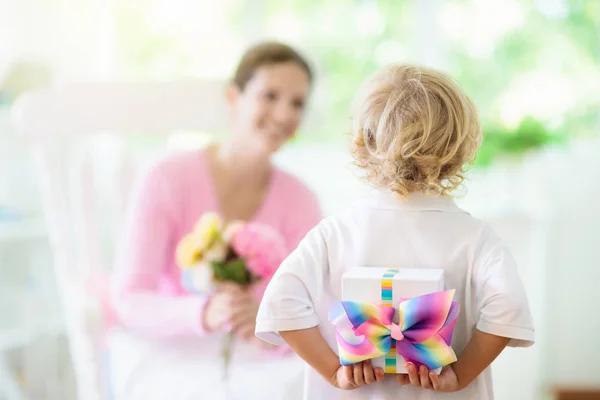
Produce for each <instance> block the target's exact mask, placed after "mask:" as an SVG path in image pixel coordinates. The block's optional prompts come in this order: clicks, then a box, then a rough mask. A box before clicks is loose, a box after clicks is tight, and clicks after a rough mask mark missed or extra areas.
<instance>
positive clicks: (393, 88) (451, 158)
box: [352, 65, 481, 198]
mask: <svg viewBox="0 0 600 400" xmlns="http://www.w3.org/2000/svg"><path fill="white" fill-rule="evenodd" d="M480 143H481V128H480V125H479V119H478V116H477V111H476V109H475V106H474V105H473V103H472V102H471V100H470V99H469V98H468V97H467V96H466V95H465V94H464V93H463V92H462V90H461V89H460V87H459V86H458V84H456V83H455V82H454V80H452V79H451V78H450V77H448V76H447V75H445V74H443V73H441V72H438V71H435V70H432V69H429V68H424V67H418V66H413V65H392V66H389V67H387V68H384V69H383V70H381V71H379V72H377V73H376V74H375V75H373V76H372V77H371V78H369V79H368V80H367V81H366V82H365V83H364V84H363V86H362V87H361V89H360V90H359V92H358V93H357V96H356V98H355V102H354V110H353V150H352V154H353V157H354V159H355V161H356V164H357V165H358V167H359V168H361V169H362V171H363V172H364V174H365V178H366V179H367V181H368V182H370V183H371V184H372V185H373V186H375V187H378V188H388V189H390V190H392V191H394V192H396V193H397V194H399V195H400V196H401V197H403V198H406V197H407V196H408V195H410V194H411V193H416V192H421V193H426V194H437V195H448V194H450V192H452V191H454V190H455V189H456V188H457V187H459V186H460V185H461V183H462V182H463V180H464V172H465V167H466V165H467V164H468V163H470V162H472V161H473V159H474V157H475V153H476V151H477V148H478V147H479V145H480Z"/></svg>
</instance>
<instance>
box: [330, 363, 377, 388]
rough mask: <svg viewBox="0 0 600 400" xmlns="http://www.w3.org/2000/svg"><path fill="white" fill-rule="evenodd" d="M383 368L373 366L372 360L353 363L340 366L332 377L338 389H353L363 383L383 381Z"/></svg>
mask: <svg viewBox="0 0 600 400" xmlns="http://www.w3.org/2000/svg"><path fill="white" fill-rule="evenodd" d="M383 376H384V374H383V370H382V369H381V368H373V365H372V364H371V360H367V361H363V362H359V363H356V364H353V365H347V366H340V367H339V368H338V370H337V371H336V373H335V375H334V376H333V379H332V382H331V383H332V384H333V386H335V387H336V388H338V389H344V390H352V389H356V388H358V387H360V386H363V385H369V384H372V383H376V382H383Z"/></svg>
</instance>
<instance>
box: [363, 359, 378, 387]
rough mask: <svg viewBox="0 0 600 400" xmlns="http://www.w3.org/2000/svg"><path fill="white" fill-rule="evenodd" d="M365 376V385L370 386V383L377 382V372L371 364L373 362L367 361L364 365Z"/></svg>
mask: <svg viewBox="0 0 600 400" xmlns="http://www.w3.org/2000/svg"><path fill="white" fill-rule="evenodd" d="M363 375H364V376H365V383H366V384H367V385H368V384H370V383H374V382H377V380H376V379H375V371H373V365H372V364H371V360H367V361H365V362H364V363H363Z"/></svg>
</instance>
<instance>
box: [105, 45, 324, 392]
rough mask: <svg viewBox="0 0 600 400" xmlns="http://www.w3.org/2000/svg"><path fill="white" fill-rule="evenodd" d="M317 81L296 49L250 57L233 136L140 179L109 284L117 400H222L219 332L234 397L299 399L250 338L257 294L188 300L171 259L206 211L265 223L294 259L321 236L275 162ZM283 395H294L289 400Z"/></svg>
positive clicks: (289, 374)
mask: <svg viewBox="0 0 600 400" xmlns="http://www.w3.org/2000/svg"><path fill="white" fill-rule="evenodd" d="M312 79H313V75H312V72H311V69H310V67H309V65H308V63H307V62H306V61H305V60H304V59H303V58H302V57H301V56H300V55H299V54H298V53H297V52H296V51H294V50H293V49H292V48H290V47H288V46H286V45H283V44H280V43H263V44H260V45H257V46H255V47H253V48H251V49H250V50H249V51H248V52H247V53H246V54H245V55H244V56H243V58H242V60H241V61H240V64H239V66H238V68H237V70H236V72H235V75H234V78H233V80H232V82H231V84H230V85H229V88H228V90H227V94H226V96H227V101H228V103H229V106H230V110H231V118H232V121H231V122H232V124H231V132H230V135H229V137H228V138H227V139H226V140H224V141H223V142H221V143H219V144H213V145H210V146H208V147H207V148H205V149H203V150H201V151H192V152H187V153H180V154H177V155H175V156H170V157H168V158H167V159H165V160H163V161H161V162H160V163H158V164H157V165H155V166H154V167H153V168H152V169H151V170H150V171H149V172H148V173H147V174H146V175H145V176H144V179H143V180H142V182H141V184H140V185H139V187H138V188H137V190H136V194H135V196H134V201H133V204H132V209H131V214H130V221H129V223H128V228H127V230H126V235H125V237H124V241H123V242H122V247H121V249H120V252H119V257H118V265H117V269H116V274H115V281H116V282H115V285H114V287H115V290H114V293H113V303H114V307H115V310H116V313H117V315H118V318H119V320H120V322H121V325H122V327H124V328H125V331H126V333H125V332H123V331H121V332H115V333H114V334H113V335H112V337H111V357H113V363H112V364H113V365H114V367H113V369H117V370H116V371H113V375H114V376H115V392H116V393H115V394H116V395H117V397H123V398H127V399H135V398H142V397H144V398H145V399H148V398H153V399H154V398H156V399H160V398H169V399H184V398H194V399H198V398H210V399H218V398H225V397H224V396H225V388H224V387H223V386H224V385H223V383H222V382H221V380H220V377H221V371H222V365H221V356H220V349H219V348H220V342H221V339H222V335H223V332H225V331H231V332H233V333H234V334H235V335H236V336H237V337H238V340H237V341H236V346H235V348H234V349H233V359H232V370H231V372H230V374H229V383H230V384H229V385H227V386H228V387H229V391H230V398H231V397H233V398H243V399H250V398H253V397H252V394H255V395H256V396H257V398H259V397H260V398H263V397H265V396H267V397H269V398H286V399H287V398H293V397H294V396H295V395H299V393H298V392H300V390H298V389H299V388H300V387H301V384H302V383H301V382H298V381H299V380H300V379H301V378H300V376H301V368H302V366H301V363H300V362H299V361H298V359H296V358H294V357H292V356H290V355H289V354H288V353H286V351H285V349H277V348H272V347H268V345H267V344H265V343H263V342H261V341H259V340H258V339H256V338H255V336H254V326H255V319H256V313H257V309H258V304H259V301H260V297H261V296H262V293H251V292H250V291H245V290H242V289H240V288H239V287H235V286H227V287H224V288H223V289H222V290H220V291H219V292H217V293H216V294H214V295H212V296H210V297H209V296H197V295H190V294H188V293H186V292H185V291H184V289H183V288H182V286H181V284H180V271H179V269H178V268H177V266H176V265H175V248H176V245H177V243H178V241H179V240H180V239H181V238H182V237H183V236H184V235H185V234H187V233H188V232H190V231H191V230H192V228H193V226H194V224H195V222H196V221H197V219H198V217H199V216H200V215H202V214H203V213H205V212H208V211H216V212H218V213H220V214H221V215H222V216H223V218H224V219H225V220H229V221H231V220H247V221H249V220H253V221H259V222H262V223H267V224H269V225H271V226H272V227H274V228H276V229H278V230H279V231H280V232H281V233H282V234H283V235H284V237H285V239H286V242H287V243H286V244H287V247H288V249H289V250H290V251H291V250H293V249H294V248H295V247H296V246H297V244H298V243H299V241H300V240H301V239H302V238H303V237H304V235H305V234H306V233H307V232H308V230H310V229H311V228H312V227H313V226H314V225H316V223H317V222H318V220H319V219H320V217H321V212H320V209H319V206H318V203H317V200H316V198H315V195H314V194H313V193H312V192H311V191H310V190H309V189H308V188H307V187H306V186H305V185H304V184H302V183H301V182H300V181H299V180H298V179H296V178H294V177H292V176H291V175H289V174H287V173H285V172H283V171H281V170H279V169H277V168H276V167H274V166H273V165H272V164H271V161H270V158H271V156H272V155H273V154H274V153H275V152H276V151H277V150H279V149H280V148H281V147H282V146H283V145H284V144H285V143H286V142H287V141H289V140H290V139H292V138H293V137H294V135H295V133H296V130H297V129H298V126H299V125H300V123H301V121H302V117H303V116H304V109H305V104H306V100H307V97H308V95H309V91H310V86H311V83H312ZM255 292H256V291H255ZM258 292H260V291H258ZM132 348H134V349H136V350H135V351H132V350H131V349H132ZM128 354H132V356H129V355H128ZM119 369H120V370H119ZM119 377H126V378H125V379H123V378H119ZM291 385H292V386H291ZM285 387H289V388H294V392H295V393H293V395H294V396H293V395H292V394H291V393H287V392H285V391H284V388H285ZM231 395H233V396H231Z"/></svg>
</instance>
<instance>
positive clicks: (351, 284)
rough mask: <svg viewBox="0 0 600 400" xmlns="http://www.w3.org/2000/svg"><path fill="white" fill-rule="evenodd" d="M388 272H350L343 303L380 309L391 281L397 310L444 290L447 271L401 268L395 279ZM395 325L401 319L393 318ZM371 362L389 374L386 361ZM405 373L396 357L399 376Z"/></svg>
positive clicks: (344, 279)
mask: <svg viewBox="0 0 600 400" xmlns="http://www.w3.org/2000/svg"><path fill="white" fill-rule="evenodd" d="M394 269H395V268H394ZM389 270H390V268H379V267H359V268H354V269H351V270H349V271H348V272H346V273H345V274H344V275H343V277H342V300H344V301H357V302H364V303H371V304H377V305H381V304H385V303H388V301H382V285H383V281H384V280H391V284H392V291H391V292H392V293H391V294H392V296H391V305H392V306H393V307H394V309H396V310H397V309H398V304H400V300H401V299H407V298H411V297H416V296H422V295H424V294H429V293H434V292H438V291H441V290H444V270H442V269H416V268H399V269H398V272H396V274H395V275H394V276H393V277H391V278H385V277H384V274H385V273H386V272H388V271H389ZM388 283H389V282H388ZM394 322H395V323H398V315H396V316H395V317H394ZM372 362H373V366H374V367H380V368H382V369H383V370H384V371H385V370H386V368H385V357H377V358H374V359H373V360H372ZM440 370H441V368H438V369H437V370H435V372H437V373H439V371H440ZM406 372H407V371H406V369H405V368H404V357H402V356H401V355H399V354H397V355H396V373H398V374H402V373H406Z"/></svg>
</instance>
